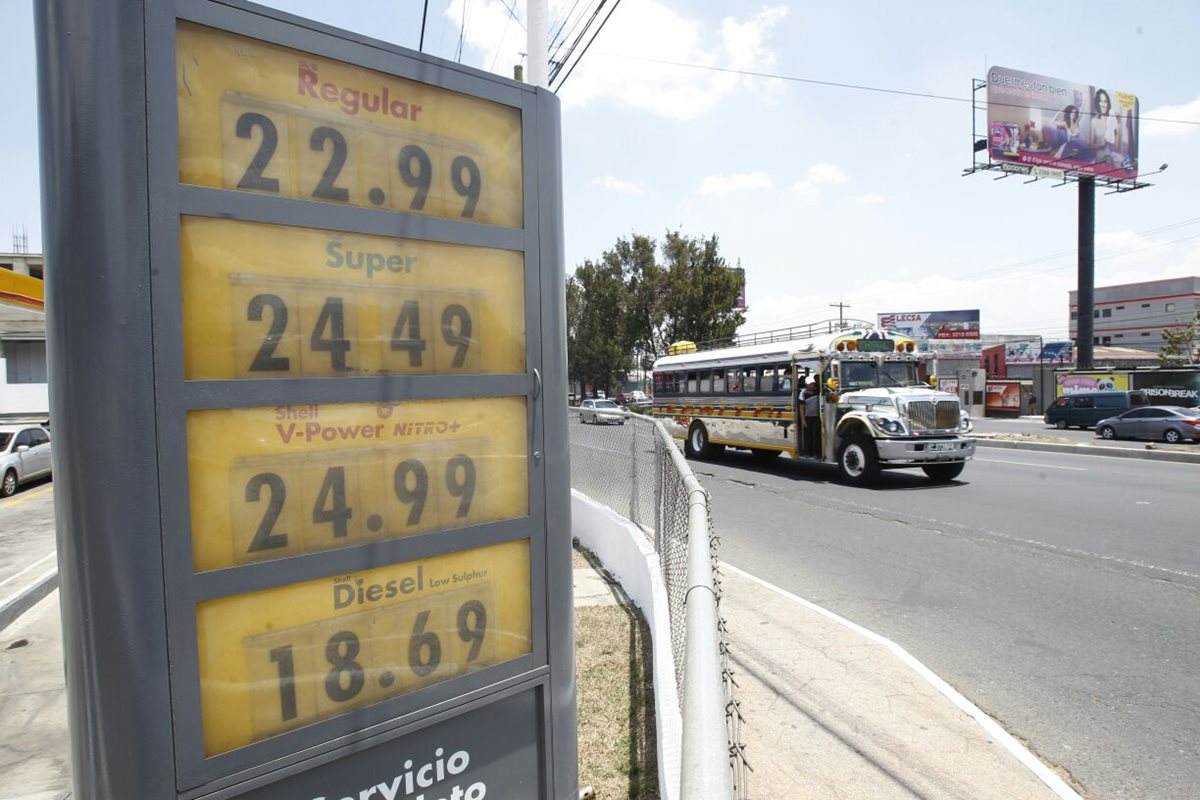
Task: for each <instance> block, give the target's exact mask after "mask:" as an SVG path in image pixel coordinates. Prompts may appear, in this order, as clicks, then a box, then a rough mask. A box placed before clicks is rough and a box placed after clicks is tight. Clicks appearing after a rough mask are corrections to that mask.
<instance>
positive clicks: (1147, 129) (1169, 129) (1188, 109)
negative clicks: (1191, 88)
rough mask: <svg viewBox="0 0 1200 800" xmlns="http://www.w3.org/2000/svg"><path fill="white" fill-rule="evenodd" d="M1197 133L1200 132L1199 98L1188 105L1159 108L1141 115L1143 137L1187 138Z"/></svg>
mask: <svg viewBox="0 0 1200 800" xmlns="http://www.w3.org/2000/svg"><path fill="white" fill-rule="evenodd" d="M1160 120H1183V121H1184V122H1162V121H1160ZM1186 123H1192V124H1190V125H1189V124H1186ZM1198 131H1200V97H1197V98H1196V99H1195V100H1193V101H1192V102H1190V103H1183V104H1181V105H1175V106H1159V107H1158V108H1153V109H1151V110H1149V111H1145V112H1143V113H1142V134H1143V135H1146V134H1150V135H1154V136H1187V135H1188V134H1195V133H1196V132H1198Z"/></svg>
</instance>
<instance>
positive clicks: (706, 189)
mask: <svg viewBox="0 0 1200 800" xmlns="http://www.w3.org/2000/svg"><path fill="white" fill-rule="evenodd" d="M774 185H775V184H774V182H773V181H772V180H771V176H770V175H768V174H767V173H765V172H743V173H739V174H737V175H709V176H708V177H706V178H705V179H704V180H703V181H701V182H700V188H699V189H698V190H697V193H698V194H726V193H728V192H744V191H753V190H756V189H770V188H773V187H774Z"/></svg>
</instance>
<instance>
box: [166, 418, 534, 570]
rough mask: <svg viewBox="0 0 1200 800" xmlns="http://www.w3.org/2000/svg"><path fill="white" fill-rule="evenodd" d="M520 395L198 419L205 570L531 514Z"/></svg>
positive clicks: (195, 499) (199, 550)
mask: <svg viewBox="0 0 1200 800" xmlns="http://www.w3.org/2000/svg"><path fill="white" fill-rule="evenodd" d="M525 403H526V400H525V398H524V397H487V398H478V399H471V400H409V401H399V402H386V403H379V404H376V403H335V404H313V405H304V406H270V407H264V408H235V409H212V410H203V411H192V412H189V414H188V475H189V487H190V495H191V508H192V549H193V556H194V559H195V569H196V570H197V571H204V570H211V569H219V568H221V567H229V566H235V565H237V564H245V563H249V562H253V561H263V560H267V559H275V558H284V557H286V556H292V555H297V554H299V553H312V552H318V551H322V550H331V549H335V548H340V547H349V546H352V545H358V544H364V543H369V542H373V541H381V540H384V539H395V538H399V537H403V536H411V535H414V534H418V533H428V532H431V531H439V530H448V529H450V528H461V527H464V526H467V525H476V524H479V523H482V522H494V521H497V520H503V519H515V518H517V517H523V516H526V515H527V514H528V513H529V477H528V472H529V470H528V433H527V430H526V411H525V408H526V406H525Z"/></svg>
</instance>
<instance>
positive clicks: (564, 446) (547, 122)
mask: <svg viewBox="0 0 1200 800" xmlns="http://www.w3.org/2000/svg"><path fill="white" fill-rule="evenodd" d="M537 104H538V131H537V133H538V141H539V142H540V143H541V153H542V157H541V159H540V160H539V164H541V165H542V167H543V169H541V170H540V171H539V173H538V184H537V191H538V197H539V199H540V201H541V202H540V203H539V205H538V209H539V212H540V219H539V225H538V230H539V234H540V237H541V241H540V243H539V244H540V247H539V249H538V250H539V257H540V259H541V272H542V304H541V305H542V326H543V333H542V342H543V358H542V363H543V364H544V366H545V374H544V376H543V386H542V397H541V402H540V404H539V407H540V408H541V409H543V411H544V413H545V426H546V428H545V430H546V435H545V448H546V453H545V468H544V469H545V475H546V518H547V519H550V520H555V523H554V524H552V525H550V526H549V528H548V530H547V538H548V547H547V549H548V553H547V559H548V561H549V563H550V565H551V568H550V569H549V570H548V572H547V576H546V583H547V586H546V594H547V611H546V614H547V624H548V627H549V631H548V633H549V637H548V644H549V650H550V662H551V663H552V664H554V670H553V671H552V672H551V674H550V695H551V698H552V701H553V702H552V707H551V732H552V738H553V741H551V742H549V743H548V746H549V748H550V750H551V758H552V760H553V767H554V787H553V792H554V797H556V798H558V800H568V799H571V800H573V798H575V797H577V796H578V791H579V741H578V736H577V733H576V730H577V715H576V710H575V688H576V687H575V609H574V603H573V602H572V598H573V597H574V595H575V589H574V584H573V580H572V575H571V570H570V569H569V568H567V569H561V568H560V566H561V565H569V564H570V563H571V469H570V463H571V462H570V458H571V456H570V437H568V435H567V406H566V404H565V403H564V402H563V398H565V397H566V396H567V335H566V331H567V278H566V261H567V259H566V253H565V250H564V245H563V205H562V117H561V115H560V113H559V101H558V98H557V97H555V96H554V94H553V93H552V92H549V91H547V90H545V89H541V88H539V89H538V91H537Z"/></svg>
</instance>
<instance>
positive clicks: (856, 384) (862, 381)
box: [842, 361, 920, 389]
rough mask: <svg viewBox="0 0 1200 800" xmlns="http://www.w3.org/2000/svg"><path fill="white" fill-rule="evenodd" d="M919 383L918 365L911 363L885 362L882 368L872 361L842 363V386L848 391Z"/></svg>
mask: <svg viewBox="0 0 1200 800" xmlns="http://www.w3.org/2000/svg"><path fill="white" fill-rule="evenodd" d="M918 383H920V381H919V380H918V379H917V365H916V364H914V363H913V362H911V361H885V362H883V364H882V365H880V366H877V365H876V364H875V363H874V362H871V361H850V362H843V363H842V386H844V387H845V388H847V389H870V388H872V387H875V386H916V385H917V384H918Z"/></svg>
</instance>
